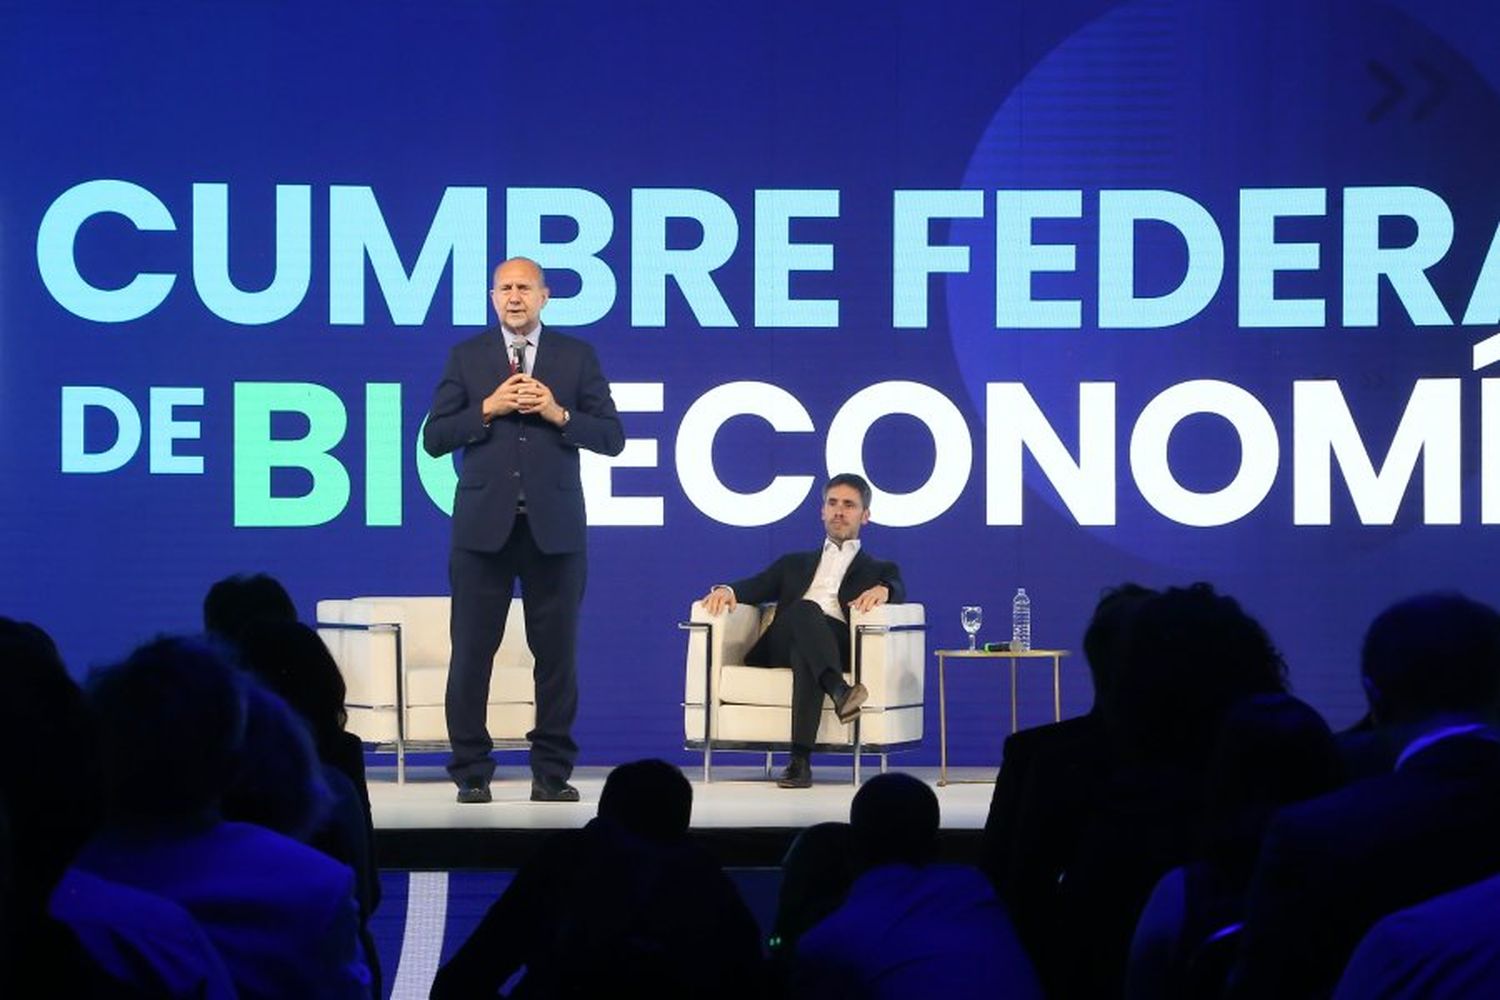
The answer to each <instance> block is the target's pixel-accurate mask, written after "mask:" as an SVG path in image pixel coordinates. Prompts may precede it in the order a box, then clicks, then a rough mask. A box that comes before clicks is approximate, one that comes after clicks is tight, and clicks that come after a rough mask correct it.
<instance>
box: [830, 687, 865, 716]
mask: <svg viewBox="0 0 1500 1000" xmlns="http://www.w3.org/2000/svg"><path fill="white" fill-rule="evenodd" d="M869 700H870V692H869V690H868V689H867V688H866V687H865V686H864V685H863V684H856V685H854V686H853V687H851V688H848V689H846V690H845V691H844V695H843V697H842V698H839V699H837V700H836V701H835V702H834V703H833V710H834V711H835V712H837V713H838V716H839V721H840V722H842V723H844V724H845V725H848V724H849V723H851V722H853V721H854V720H855V719H856V718H857V717H858V716H859V707H860V706H861V705H863V704H864V703H865V702H866V701H869Z"/></svg>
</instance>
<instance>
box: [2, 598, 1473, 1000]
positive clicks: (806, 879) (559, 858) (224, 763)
mask: <svg viewBox="0 0 1500 1000" xmlns="http://www.w3.org/2000/svg"><path fill="white" fill-rule="evenodd" d="M203 613H204V623H205V626H206V627H207V628H208V629H209V631H210V633H211V635H212V636H214V637H215V638H211V639H195V638H180V637H179V638H161V639H156V640H153V641H151V642H148V643H146V644H145V645H143V646H141V647H140V648H138V649H136V650H135V651H134V652H132V653H131V654H130V655H129V656H128V657H126V658H125V659H124V660H123V661H121V662H120V663H117V664H114V665H112V666H109V667H106V668H103V669H100V670H96V671H94V672H93V673H92V674H91V675H90V677H89V679H88V682H87V684H86V685H85V687H84V688H82V689H81V688H80V687H79V686H78V684H77V683H75V682H74V681H73V679H72V678H71V677H70V676H69V674H68V671H67V669H66V667H65V665H64V664H63V662H62V659H61V657H60V656H59V654H58V651H57V648H56V646H55V644H54V643H53V642H52V641H51V639H50V638H49V637H48V636H47V635H46V633H45V632H43V631H42V630H41V629H39V628H37V627H36V626H34V625H29V624H26V623H22V622H16V621H12V620H10V619H7V618H0V671H3V676H4V679H5V681H6V683H7V698H6V699H4V700H3V701H0V726H3V727H4V731H5V732H6V733H7V734H8V735H9V736H10V737H11V738H12V740H13V741H14V742H15V743H16V744H17V745H18V746H23V747H33V746H35V747H45V748H46V749H47V753H48V758H47V766H45V767H39V766H36V765H35V763H34V762H32V761H30V760H28V759H27V758H26V756H25V755H24V754H14V753H13V754H10V755H7V756H6V757H3V758H0V993H3V994H4V995H16V996H29V995H58V996H68V997H79V998H85V1000H89V998H96V997H97V998H105V997H108V998H115V997H122V998H136V997H173V998H175V997H184V998H186V997H198V998H210V1000H219V998H225V1000H227V998H232V997H248V998H259V997H266V998H270V997H304V996H306V997H320V998H321V997H330V998H342V997H349V998H354V997H359V998H367V997H370V996H372V995H376V996H378V995H381V994H380V987H379V984H378V979H376V978H372V964H373V959H374V954H375V952H374V944H373V939H372V937H371V935H370V928H369V920H370V916H371V913H372V911H373V910H374V907H375V905H376V902H377V901H378V894H379V872H378V870H377V868H376V864H375V861H374V827H373V823H372V818H371V810H370V800H369V791H368V788H367V786H366V780H365V771H364V753H363V745H362V744H361V742H360V740H359V737H358V736H357V735H354V734H351V733H349V732H347V731H346V730H345V721H346V716H345V708H344V700H345V688H344V683H343V678H342V676H341V675H340V673H339V668H338V666H337V664H336V663H335V662H334V660H333V658H332V656H331V655H330V653H329V651H328V649H327V647H326V646H325V645H324V644H323V642H322V640H321V639H320V638H319V636H318V634H317V633H316V632H315V631H314V630H313V629H311V628H309V627H307V626H306V625H302V624H299V623H298V622H297V621H296V610H295V606H294V605H293V603H292V601H291V599H290V597H289V595H288V594H287V592H286V590H285V588H283V587H282V586H281V585H280V584H279V583H278V582H277V581H275V580H274V579H273V578H271V577H269V576H265V575H264V574H256V575H252V576H243V575H242V576H232V577H227V578H225V579H224V580H220V581H219V582H218V583H216V584H215V585H214V586H213V588H212V589H211V590H210V591H209V594H208V595H207V597H206V598H205V600H204V606H203ZM221 643H222V644H221ZM1083 646H1084V651H1085V654H1086V655H1087V658H1088V664H1089V669H1090V672H1091V674H1092V676H1093V679H1094V689H1095V700H1094V705H1093V707H1092V708H1091V710H1090V711H1089V712H1088V713H1087V714H1085V715H1084V716H1082V717H1080V718H1076V719H1070V720H1067V721H1065V722H1062V723H1057V724H1053V725H1048V726H1041V727H1037V728H1035V729H1032V730H1028V731H1024V732H1021V733H1017V734H1014V735H1012V736H1011V737H1009V738H1008V739H1007V740H1006V741H1005V748H1004V754H1005V756H1004V762H1003V765H1002V767H1001V769H1000V772H999V774H998V776H997V779H996V783H995V789H994V793H993V797H992V800H991V803H990V811H989V816H988V820H987V822H986V827H985V833H984V839H983V843H982V850H981V854H980V861H981V865H980V868H979V869H976V868H970V867H966V866H958V865H949V864H939V863H936V862H935V858H936V856H937V843H938V831H939V827H940V819H941V817H940V811H939V803H938V799H937V796H936V794H935V793H934V791H933V789H932V788H930V787H929V786H928V785H926V784H924V783H923V782H921V781H919V780H918V779H916V778H914V777H912V776H910V775H906V774H899V773H893V774H883V775H880V776H877V777H874V778H872V779H870V780H869V781H867V782H866V783H865V784H864V785H863V786H862V787H861V788H860V789H859V790H858V791H857V793H856V794H855V796H854V799H853V801H852V804H851V806H850V812H849V822H848V823H847V824H844V823H825V824H818V825H816V826H813V827H809V828H808V829H806V830H804V831H803V832H802V834H801V835H799V836H798V837H797V839H796V840H795V841H794V842H793V844H792V846H791V848H790V849H789V850H788V852H787V855H786V858H785V860H784V862H783V869H782V881H781V891H780V896H779V899H778V903H777V908H776V915H775V918H774V922H773V925H772V927H771V928H770V940H769V951H770V959H771V961H770V962H769V963H768V962H767V961H766V959H765V956H764V955H763V950H762V947H761V940H760V935H759V932H758V930H757V927H756V923H755V920H754V918H753V917H752V916H751V914H750V912H749V910H748V909H747V907H746V906H745V904H744V901H743V900H742V899H741V897H740V895H739V892H738V890H737V889H736V887H735V884H734V883H733V882H732V881H731V880H730V879H729V878H728V877H727V876H726V874H725V873H724V871H723V869H722V868H721V867H720V865H719V864H718V863H717V862H716V861H715V860H714V859H713V858H712V857H711V856H709V855H708V854H707V853H706V852H704V851H703V850H702V848H700V847H699V846H697V845H696V844H695V843H694V842H693V841H692V840H691V839H690V838H689V836H688V830H689V826H690V821H691V817H692V806H693V793H692V786H691V785H689V783H688V781H687V779H686V778H684V777H683V775H682V773H681V772H680V771H679V770H678V769H677V768H676V767H674V766H673V765H671V764H669V763H666V762H664V761H660V760H642V761H636V762H634V763H630V764H624V765H621V766H619V767H617V768H615V769H614V770H613V771H611V772H610V774H609V776H608V778H607V780H606V782H605V784H604V789H603V792H602V793H601V795H600V799H599V807H598V815H597V816H596V817H595V818H594V819H593V820H591V821H590V822H589V823H588V824H587V825H586V826H585V827H583V828H582V829H579V830H569V831H564V832H561V833H558V834H556V835H554V836H552V837H550V838H548V839H547V841H545V842H544V844H543V845H542V846H541V848H540V849H539V850H538V852H537V853H536V855H535V856H534V857H533V858H532V859H531V860H529V861H528V862H527V863H526V864H525V865H524V866H523V867H522V868H521V869H520V871H519V872H518V873H517V874H516V877H515V879H514V881H513V882H512V883H511V884H510V885H509V887H508V888H507V890H506V891H505V892H504V893H503V894H502V895H501V897H500V898H499V899H497V900H496V901H495V902H494V904H493V905H492V906H491V907H490V908H489V911H488V912H487V913H486V914H485V916H484V919H483V920H482V921H481V923H480V924H479V926H478V928H477V929H476V930H475V931H474V933H473V935H472V936H471V937H470V938H469V939H468V940H467V941H465V942H464V943H463V944H462V945H461V946H460V947H459V948H458V950H457V952H456V953H455V954H454V955H453V957H452V958H451V960H450V961H449V962H448V963H447V964H446V965H444V966H443V968H442V969H440V970H439V972H438V975H437V979H436V982H435V983H434V985H433V989H432V996H433V997H436V998H438V1000H452V998H455V997H457V998H464V997H493V996H497V995H499V991H500V990H501V989H502V988H503V987H504V986H505V984H506V983H508V982H512V983H513V986H512V988H511V990H510V992H509V993H508V994H507V995H509V996H512V997H520V998H536V997H563V996H568V997H572V996H599V995H604V994H606V993H610V994H613V993H625V994H629V995H649V996H652V997H663V998H676V997H683V998H687V997H699V996H715V997H729V998H739V997H744V998H752V997H763V996H779V995H789V996H793V997H809V998H811V997H816V998H817V1000H836V998H838V997H856V996H857V997H875V998H885V997H891V998H895V997H910V996H942V997H944V998H955V997H956V998H962V997H968V996H974V997H979V996H994V995H1003V996H1007V997H1021V998H1025V997H1039V996H1042V995H1046V996H1049V997H1058V998H1093V997H1109V996H1121V995H1123V996H1126V997H1128V998H1132V1000H1134V998H1147V997H1150V998H1169V1000H1171V998H1198V997H1229V998H1231V1000H1242V998H1246V997H1253V998H1259V997H1277V998H1280V997H1293V998H1301V997H1327V996H1329V995H1336V996H1337V997H1338V998H1339V1000H1354V998H1361V1000H1363V998H1366V997H1411V998H1416V997H1424V998H1430V997H1438V998H1444V997H1467V996H1488V995H1491V994H1500V932H1497V931H1496V930H1495V929H1494V928H1495V927H1496V923H1495V921H1494V920H1493V912H1494V910H1495V908H1496V906H1497V905H1500V614H1497V613H1496V612H1495V611H1494V610H1493V609H1492V608H1490V607H1488V606H1486V605H1483V604H1480V603H1478V602H1476V601H1473V600H1471V599H1469V598H1467V597H1464V596H1462V595H1458V594H1452V593H1438V594H1428V595H1423V596H1419V597H1415V598H1411V599H1409V600H1405V601H1402V602H1400V603H1397V604H1395V605H1393V606H1392V607H1390V608H1388V609H1387V610H1385V611H1384V612H1382V613H1381V614H1380V615H1378V616H1377V617H1376V618H1375V620H1374V621H1373V622H1372V623H1371V625H1370V627H1369V629H1368V631H1367V633H1366V635H1365V639H1364V643H1363V648H1362V651H1361V658H1360V678H1361V681H1362V682H1363V685H1364V688H1365V692H1366V694H1367V697H1368V701H1369V713H1368V715H1367V716H1366V718H1365V719H1364V720H1362V721H1361V723H1360V724H1358V725H1356V726H1355V727H1352V728H1351V729H1349V730H1347V731H1345V732H1344V733H1341V734H1339V736H1338V737H1337V738H1335V737H1334V735H1333V734H1332V733H1331V732H1330V730H1329V728H1328V726H1327V724H1326V723H1325V722H1324V721H1323V719H1322V718H1321V717H1320V716H1319V715H1318V713H1317V712H1316V711H1314V710H1313V709H1312V708H1311V707H1310V706H1308V705H1307V704H1305V703H1303V702H1301V701H1299V700H1297V699H1296V698H1293V697H1292V696H1291V695H1289V694H1288V693H1287V682H1286V674H1287V668H1286V664H1285V663H1284V662H1283V660H1282V658H1281V656H1280V654H1279V653H1278V652H1277V650H1276V647H1275V645H1274V644H1273V643H1272V641H1271V639H1270V637H1269V636H1268V635H1267V633H1266V631H1265V630H1264V629H1263V628H1262V627H1261V626H1260V624H1259V623H1258V622H1256V621H1255V619H1254V618H1252V617H1251V616H1250V615H1248V614H1247V613H1246V612H1245V611H1244V609H1243V608H1241V606H1240V605H1239V603H1238V602H1237V601H1235V600H1234V599H1233V598H1231V597H1229V596H1227V595H1224V594H1221V593H1219V592H1217V591H1215V590H1214V588H1213V587H1211V586H1209V585H1207V584H1194V585H1192V586H1190V587H1180V588H1171V589H1168V590H1164V591H1160V592H1158V591H1152V590H1147V589H1145V588H1143V587H1140V586H1137V585H1134V584H1124V585H1122V586H1120V587H1118V588H1115V589H1113V590H1110V591H1108V592H1106V593H1105V595H1104V596H1103V598H1102V599H1101V600H1100V602H1099V604H1098V606H1097V608H1096V609H1095V612H1094V615H1093V617H1092V619H1091V621H1090V622H1089V625H1088V628H1087V630H1086V632H1085V635H1084V637H1083ZM241 667H243V669H240V668H241ZM105 747H107V748H108V752H107V753H104V752H102V749H101V748H105ZM981 869H982V871H981ZM986 876H988V877H986ZM1007 911H1009V912H1007ZM1012 920H1014V923H1012ZM1351 956H1352V957H1351ZM1127 959H1128V962H1127ZM1044 990H1045V994H1044ZM1335 990H1337V992H1336V993H1335Z"/></svg>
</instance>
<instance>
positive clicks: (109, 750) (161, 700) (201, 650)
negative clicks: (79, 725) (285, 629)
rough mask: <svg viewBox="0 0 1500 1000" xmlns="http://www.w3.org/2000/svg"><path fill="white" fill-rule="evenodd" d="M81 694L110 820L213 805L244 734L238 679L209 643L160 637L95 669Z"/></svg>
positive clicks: (175, 814) (183, 813) (170, 815)
mask: <svg viewBox="0 0 1500 1000" xmlns="http://www.w3.org/2000/svg"><path fill="white" fill-rule="evenodd" d="M87 691H88V695H89V700H90V701H91V702H92V704H93V706H94V710H95V713H96V714H97V716H98V726H99V742H100V745H101V746H102V747H103V748H104V758H103V759H104V777H105V798H106V803H107V807H108V809H109V812H110V814H111V815H112V816H113V817H115V818H116V819H120V820H126V821H130V820H178V819H188V818H192V817H195V816H202V815H204V814H206V813H208V812H210V811H211V810H213V809H214V808H215V807H217V805H218V803H219V800H220V798H221V796H222V795H223V793H224V789H225V788H227V787H228V785H229V783H230V781H231V780H232V779H233V778H234V776H235V772H236V769H237V767H238V765H239V755H240V748H241V745H242V743H243V740H244V735H245V693H244V680H243V678H242V677H241V675H240V672H239V671H238V670H237V669H236V668H234V667H233V666H231V665H230V663H229V660H228V656H227V654H226V653H225V652H224V651H223V650H222V649H221V648H220V647H218V646H217V645H215V644H214V643H212V642H211V641H209V640H205V639H200V638H183V637H179V638H161V639H156V640H154V641H152V642H148V643H147V644H145V645H144V646H141V647H140V648H139V649H137V650H136V651H135V652H133V653H131V654H130V656H129V657H128V658H127V659H126V660H125V661H124V662H122V663H119V664H116V665H115V666H112V667H105V668H102V669H99V670H95V671H94V672H93V673H92V674H90V675H89V679H88V684H87Z"/></svg>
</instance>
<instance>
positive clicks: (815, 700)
mask: <svg viewBox="0 0 1500 1000" xmlns="http://www.w3.org/2000/svg"><path fill="white" fill-rule="evenodd" d="M761 649H762V650H763V651H764V659H763V660H761V661H760V662H756V663H753V664H751V665H752V666H786V665H790V666H791V668H792V719H791V728H792V741H791V742H792V757H791V761H790V763H788V765H787V768H786V770H785V771H783V772H782V774H781V778H780V779H779V780H778V782H777V784H779V785H781V786H782V787H783V788H809V787H811V786H812V765H811V761H810V757H811V755H812V748H813V744H814V742H816V740H817V735H818V722H819V720H820V718H821V716H822V712H823V695H824V694H827V695H828V697H829V698H831V699H833V706H834V710H835V711H836V712H837V713H838V717H839V721H841V722H851V721H853V719H854V718H855V716H857V715H858V714H859V709H860V706H861V705H863V704H864V703H865V700H866V699H867V698H868V697H869V692H868V691H866V690H865V686H864V685H863V684H853V685H851V684H849V683H848V682H847V681H845V680H844V666H845V664H847V663H848V662H849V626H848V624H847V623H846V622H842V621H839V620H838V619H837V618H832V617H829V616H828V615H826V614H824V613H823V609H822V608H821V607H819V606H818V605H817V604H816V603H814V602H812V601H797V602H795V603H793V604H790V605H786V606H783V607H778V608H777V611H776V619H775V620H774V621H773V622H772V623H771V627H770V629H769V630H767V632H766V637H765V642H764V643H762V644H761ZM757 660H760V658H759V657H757Z"/></svg>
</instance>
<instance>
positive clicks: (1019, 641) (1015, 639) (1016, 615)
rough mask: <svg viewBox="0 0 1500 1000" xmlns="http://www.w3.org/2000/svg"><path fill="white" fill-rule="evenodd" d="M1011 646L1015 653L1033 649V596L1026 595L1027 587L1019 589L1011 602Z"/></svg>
mask: <svg viewBox="0 0 1500 1000" xmlns="http://www.w3.org/2000/svg"><path fill="white" fill-rule="evenodd" d="M1010 648H1011V652H1015V653H1025V652H1027V651H1029V650H1030V649H1031V598H1029V597H1027V596H1026V588H1025V587H1022V588H1021V589H1020V590H1017V591H1016V596H1015V599H1014V600H1012V601H1011V602H1010Z"/></svg>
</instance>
